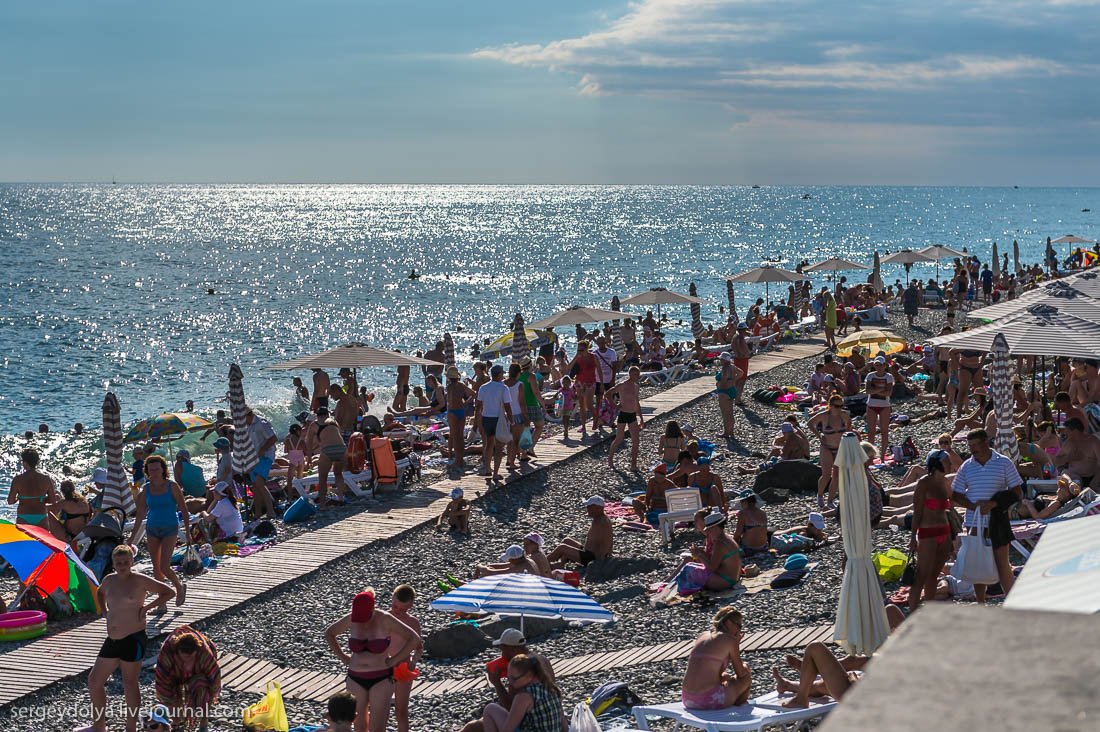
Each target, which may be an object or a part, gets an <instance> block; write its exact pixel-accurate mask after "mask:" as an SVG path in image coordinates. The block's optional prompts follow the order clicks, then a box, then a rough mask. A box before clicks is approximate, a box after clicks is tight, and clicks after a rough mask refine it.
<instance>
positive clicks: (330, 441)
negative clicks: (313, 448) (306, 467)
mask: <svg viewBox="0 0 1100 732" xmlns="http://www.w3.org/2000/svg"><path fill="white" fill-rule="evenodd" d="M317 449H318V453H319V455H320V457H318V459H317V477H318V480H317V508H318V509H323V508H325V507H326V506H327V505H328V473H329V471H330V470H331V471H332V475H333V482H334V483H335V484H336V492H337V494H339V495H344V494H345V493H346V492H347V484H345V483H344V465H346V464H347V456H348V449H347V446H346V445H345V444H344V433H343V432H341V431H340V425H339V424H338V423H337V422H336V420H335V419H333V418H332V416H331V415H330V414H329V411H328V408H327V407H319V408H318V409H317Z"/></svg>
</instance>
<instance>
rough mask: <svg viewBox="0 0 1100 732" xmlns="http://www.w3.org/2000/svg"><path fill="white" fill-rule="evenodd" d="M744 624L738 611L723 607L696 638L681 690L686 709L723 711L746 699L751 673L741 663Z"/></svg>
mask: <svg viewBox="0 0 1100 732" xmlns="http://www.w3.org/2000/svg"><path fill="white" fill-rule="evenodd" d="M743 623H744V619H743V618H742V616H741V613H740V611H738V610H737V608H735V607H734V606H733V605H726V606H725V607H723V608H722V609H720V610H719V611H718V612H717V613H716V614H715V615H714V620H712V621H711V627H710V628H708V629H707V630H705V631H703V633H702V634H701V635H700V636H699V637H698V638H696V639H695V645H694V646H693V647H692V649H691V654H690V655H689V656H688V665H687V670H686V671H685V672H684V681H683V685H682V687H681V689H680V698H681V700H682V701H683V703H684V707H685V708H687V709H702V710H706V709H723V708H725V707H732V706H734V705H736V704H744V703H745V701H747V700H748V698H749V691H750V690H751V689H752V672H751V671H750V670H749V667H748V666H746V665H745V662H744V661H742V660H741V639H742V638H743V637H744V635H745V634H744V632H743V631H742V630H741V626H742V624H743ZM727 669H729V671H732V673H730V672H729V671H727Z"/></svg>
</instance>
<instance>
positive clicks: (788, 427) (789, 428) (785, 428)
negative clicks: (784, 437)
mask: <svg viewBox="0 0 1100 732" xmlns="http://www.w3.org/2000/svg"><path fill="white" fill-rule="evenodd" d="M779 431H780V432H794V425H793V424H791V423H790V422H784V423H783V424H781V425H779Z"/></svg>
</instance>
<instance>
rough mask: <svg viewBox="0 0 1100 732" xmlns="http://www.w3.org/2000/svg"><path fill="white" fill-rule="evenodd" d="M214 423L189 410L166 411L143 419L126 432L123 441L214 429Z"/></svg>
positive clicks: (136, 440)
mask: <svg viewBox="0 0 1100 732" xmlns="http://www.w3.org/2000/svg"><path fill="white" fill-rule="evenodd" d="M213 427H214V423H213V422H211V421H210V420H208V419H203V418H202V417H200V416H199V415H197V414H190V413H189V412H165V413H164V414H158V415H157V416H155V417H149V418H148V419H143V420H141V421H140V422H138V423H137V424H135V425H134V426H133V427H131V428H130V431H129V432H127V433H126V437H125V438H123V442H138V441H139V440H156V439H160V438H162V437H170V436H172V435H182V434H183V433H184V432H190V431H191V430H206V429H212V428H213Z"/></svg>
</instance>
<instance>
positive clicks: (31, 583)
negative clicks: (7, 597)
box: [9, 559, 50, 608]
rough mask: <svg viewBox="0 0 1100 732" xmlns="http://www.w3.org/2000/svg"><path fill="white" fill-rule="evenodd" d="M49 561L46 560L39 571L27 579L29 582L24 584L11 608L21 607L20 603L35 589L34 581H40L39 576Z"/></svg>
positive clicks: (39, 566)
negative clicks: (24, 596)
mask: <svg viewBox="0 0 1100 732" xmlns="http://www.w3.org/2000/svg"><path fill="white" fill-rule="evenodd" d="M49 561H50V560H49V559H46V560H44V561H43V562H42V564H39V565H38V569H36V570H34V573H33V574H31V576H30V577H28V578H27V581H26V582H24V583H23V587H22V589H20V590H19V594H18V595H16V596H15V599H14V600H12V601H11V605H10V606H9V607H14V608H18V607H19V601H20V600H22V599H23V595H25V594H27V590H29V589H30V588H32V587H34V581H35V580H36V579H38V575H40V574H42V570H43V569H45V568H46V565H47V564H48V563H49Z"/></svg>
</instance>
